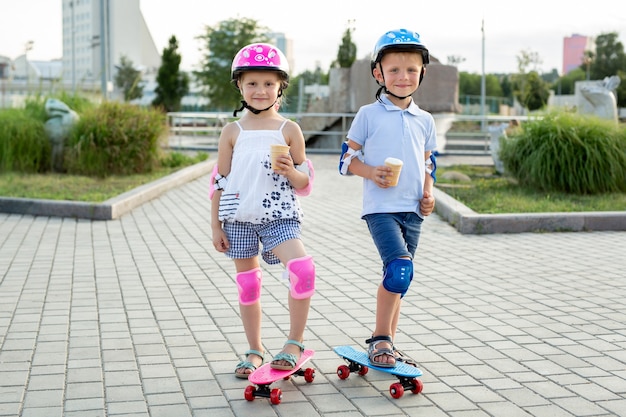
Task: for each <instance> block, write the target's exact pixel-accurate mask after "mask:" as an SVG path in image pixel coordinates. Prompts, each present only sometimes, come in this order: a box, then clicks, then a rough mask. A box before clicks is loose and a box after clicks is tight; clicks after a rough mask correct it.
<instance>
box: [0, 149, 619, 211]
mask: <svg viewBox="0 0 626 417" xmlns="http://www.w3.org/2000/svg"><path fill="white" fill-rule="evenodd" d="M192 162H197V161H194V160H190V161H188V162H187V165H189V164H190V163H192ZM181 168H182V166H179V167H175V168H160V169H158V170H157V171H154V172H152V173H150V174H143V175H129V176H111V177H108V178H105V179H98V178H92V177H86V176H77V175H67V174H16V173H4V174H0V196H3V197H22V198H33V199H49V200H70V201H82V202H95V203H101V202H103V201H106V200H108V199H110V198H113V197H116V196H118V195H120V194H122V193H125V192H127V191H130V190H132V189H133V188H136V187H138V186H140V185H143V184H147V183H149V182H151V181H154V180H157V179H159V178H162V177H164V176H166V175H169V174H171V173H173V172H175V171H177V170H179V169H181ZM450 171H455V172H460V173H463V174H466V175H468V176H469V177H470V178H471V179H472V181H471V182H469V183H466V182H461V181H455V180H447V179H446V178H445V177H446V175H445V174H446V173H449V172H450ZM437 174H438V175H437V187H438V188H439V189H441V190H443V191H444V192H446V193H447V194H449V195H450V196H452V197H453V198H455V199H456V200H458V201H460V202H462V203H463V204H465V205H466V206H468V207H469V208H471V209H472V210H474V211H475V212H477V213H481V214H495V213H541V212H547V213H550V212H581V211H625V210H626V194H624V193H606V194H600V195H573V194H566V193H544V192H538V191H535V190H532V189H528V188H523V187H520V186H518V185H517V184H515V182H514V181H513V180H511V179H510V178H507V177H503V176H500V175H497V174H494V170H493V167H488V166H475V165H456V166H450V167H440V168H439V169H438V170H437Z"/></svg>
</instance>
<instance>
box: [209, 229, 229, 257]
mask: <svg viewBox="0 0 626 417" xmlns="http://www.w3.org/2000/svg"><path fill="white" fill-rule="evenodd" d="M213 247H215V250H217V251H218V252H226V251H227V250H228V248H229V247H230V243H229V242H228V238H227V237H226V233H224V230H223V229H221V228H220V229H219V230H217V231H215V230H214V232H213Z"/></svg>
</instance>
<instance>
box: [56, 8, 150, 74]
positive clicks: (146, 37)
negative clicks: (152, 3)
mask: <svg viewBox="0 0 626 417" xmlns="http://www.w3.org/2000/svg"><path fill="white" fill-rule="evenodd" d="M122 56H126V57H127V58H128V59H129V60H130V61H131V62H132V63H133V65H134V66H135V68H137V69H139V70H141V71H142V72H144V73H151V72H152V73H154V72H156V70H157V69H158V67H159V66H160V65H161V55H160V53H159V51H158V50H157V48H156V45H155V43H154V40H153V39H152V35H151V34H150V31H149V30H148V26H147V25H146V22H145V20H144V18H143V15H142V13H141V10H140V8H139V0H63V79H64V80H65V83H66V84H68V83H71V84H73V85H76V84H78V85H85V84H99V83H101V82H102V81H104V80H106V81H107V83H110V82H111V81H112V80H113V78H114V75H115V71H116V70H115V68H116V66H118V65H119V63H120V59H121V57H122Z"/></svg>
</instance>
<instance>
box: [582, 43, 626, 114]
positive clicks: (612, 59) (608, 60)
mask: <svg viewBox="0 0 626 417" xmlns="http://www.w3.org/2000/svg"><path fill="white" fill-rule="evenodd" d="M585 55H586V56H587V57H588V58H589V61H588V62H584V63H583V64H582V65H581V68H582V69H583V70H584V71H587V64H589V68H588V70H589V75H590V79H592V80H603V79H604V78H605V77H610V76H613V75H617V76H619V77H620V79H621V80H622V82H621V83H620V85H619V86H618V87H617V105H618V106H621V107H626V54H625V53H624V45H623V44H622V43H621V42H619V41H618V33H616V32H610V33H604V34H601V35H599V36H598V37H597V38H596V49H595V51H585Z"/></svg>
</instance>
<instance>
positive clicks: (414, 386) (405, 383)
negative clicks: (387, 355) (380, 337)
mask: <svg viewBox="0 0 626 417" xmlns="http://www.w3.org/2000/svg"><path fill="white" fill-rule="evenodd" d="M333 350H334V351H335V353H336V354H337V355H339V356H340V357H341V358H343V359H344V360H345V361H346V363H347V365H339V367H338V368H337V376H338V377H339V378H340V379H346V378H348V377H349V376H350V372H358V374H359V375H361V376H363V375H365V374H367V372H368V370H369V369H370V368H371V369H374V370H376V371H380V372H385V373H387V374H391V375H394V376H395V377H396V378H398V382H394V383H393V384H391V386H390V387H389V393H390V394H391V396H392V397H393V398H400V397H402V395H404V391H405V390H406V389H409V390H410V391H411V392H412V393H413V394H419V393H420V392H422V390H423V389H424V384H423V383H422V381H420V380H419V379H417V377H419V376H422V371H421V370H420V369H419V368H416V367H415V366H411V365H407V364H406V363H404V362H400V361H398V360H396V366H395V367H393V368H383V367H380V366H375V365H372V364H371V363H370V361H369V358H368V357H367V352H365V351H362V350H357V349H355V348H353V347H352V346H337V347H334V348H333Z"/></svg>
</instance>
